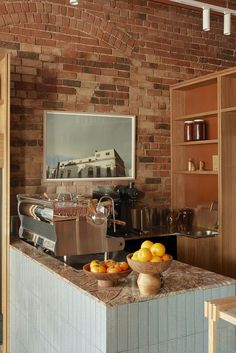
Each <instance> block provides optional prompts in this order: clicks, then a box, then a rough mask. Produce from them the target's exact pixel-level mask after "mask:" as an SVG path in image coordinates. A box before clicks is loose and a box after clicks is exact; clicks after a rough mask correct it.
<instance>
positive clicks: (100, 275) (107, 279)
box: [83, 259, 132, 288]
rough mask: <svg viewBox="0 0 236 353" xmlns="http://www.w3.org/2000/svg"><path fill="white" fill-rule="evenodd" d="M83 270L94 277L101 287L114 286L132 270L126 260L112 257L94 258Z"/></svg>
mask: <svg viewBox="0 0 236 353" xmlns="http://www.w3.org/2000/svg"><path fill="white" fill-rule="evenodd" d="M83 271H84V272H85V273H86V274H87V276H89V277H90V278H92V279H96V280H97V281H98V286H99V287H105V288H106V287H112V286H114V285H115V284H116V283H117V281H118V280H119V279H120V278H124V277H126V276H128V274H129V273H130V272H131V271H132V270H131V268H130V267H129V265H128V264H127V262H126V261H121V262H118V261H114V260H112V259H108V260H104V261H99V260H93V261H91V262H90V263H89V264H86V265H84V266H83Z"/></svg>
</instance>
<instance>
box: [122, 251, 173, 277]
mask: <svg viewBox="0 0 236 353" xmlns="http://www.w3.org/2000/svg"><path fill="white" fill-rule="evenodd" d="M132 256H133V254H128V255H127V262H128V265H129V267H131V268H132V270H134V271H135V272H138V273H145V274H153V273H162V272H164V271H166V270H167V269H168V268H169V267H170V265H171V263H172V260H173V257H172V256H171V258H170V260H168V261H163V262H140V261H135V260H132V259H131V257H132Z"/></svg>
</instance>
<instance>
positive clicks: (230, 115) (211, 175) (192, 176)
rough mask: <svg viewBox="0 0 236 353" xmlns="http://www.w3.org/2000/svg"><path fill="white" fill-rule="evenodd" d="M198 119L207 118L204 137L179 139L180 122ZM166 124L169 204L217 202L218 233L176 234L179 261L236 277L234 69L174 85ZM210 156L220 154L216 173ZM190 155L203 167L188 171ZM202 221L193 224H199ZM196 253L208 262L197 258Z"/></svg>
mask: <svg viewBox="0 0 236 353" xmlns="http://www.w3.org/2000/svg"><path fill="white" fill-rule="evenodd" d="M198 118H200V119H204V120H205V122H206V125H207V139H206V140H204V141H191V142H184V121H185V120H194V119H198ZM171 125H172V129H171V130H172V134H171V135H172V143H171V148H172V207H173V208H177V209H178V208H182V207H190V208H193V209H194V210H195V211H196V210H198V209H199V205H204V206H205V209H206V213H207V212H208V210H209V206H210V204H211V203H212V202H213V201H216V202H218V222H219V234H220V235H219V236H218V237H215V238H212V240H207V239H201V240H200V239H190V238H186V237H185V238H184V237H181V239H178V253H179V259H180V260H182V261H186V262H189V263H191V264H193V265H197V266H205V268H207V269H210V270H213V271H214V270H215V271H218V272H222V273H223V274H225V275H228V276H232V277H236V240H235V239H236V238H235V229H236V217H235V215H236V158H235V151H236V68H231V69H227V70H223V71H221V72H217V73H215V74H210V75H206V76H203V77H199V78H196V79H192V80H189V81H186V82H182V83H179V84H176V85H174V86H173V87H172V88H171ZM213 155H218V156H219V170H218V171H213V168H212V156H213ZM189 158H191V159H193V160H194V161H195V162H196V164H198V163H199V161H200V160H201V161H202V160H203V161H204V162H205V165H206V168H205V169H206V170H204V171H199V170H196V171H194V172H189V171H188V170H187V163H188V160H189ZM215 212H216V211H215ZM201 221H202V224H197V225H198V226H202V227H204V226H205V224H204V220H203V218H202V219H201ZM206 248H207V250H205V249H206ZM213 253H214V254H217V257H215V256H213V255H212V254H213ZM201 254H203V255H204V256H205V257H208V256H209V257H208V260H207V261H206V260H203V261H202V260H201V261H200V258H201ZM213 257H214V258H213ZM211 258H212V260H211Z"/></svg>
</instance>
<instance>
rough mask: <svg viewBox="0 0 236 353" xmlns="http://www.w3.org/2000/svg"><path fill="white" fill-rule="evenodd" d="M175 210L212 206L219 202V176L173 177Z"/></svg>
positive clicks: (186, 175)
mask: <svg viewBox="0 0 236 353" xmlns="http://www.w3.org/2000/svg"><path fill="white" fill-rule="evenodd" d="M172 180H173V193H172V202H173V203H172V205H173V208H182V207H190V208H196V207H197V206H199V205H210V204H211V202H212V201H217V200H218V178H217V175H200V174H199V175H197V174H196V175H195V174H194V175H192V174H190V175H189V174H183V175H181V174H176V175H173V178H172Z"/></svg>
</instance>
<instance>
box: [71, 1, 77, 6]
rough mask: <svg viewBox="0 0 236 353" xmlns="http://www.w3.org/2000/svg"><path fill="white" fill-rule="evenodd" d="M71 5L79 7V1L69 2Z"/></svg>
mask: <svg viewBox="0 0 236 353" xmlns="http://www.w3.org/2000/svg"><path fill="white" fill-rule="evenodd" d="M70 4H71V5H74V6H75V5H79V0H70Z"/></svg>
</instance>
